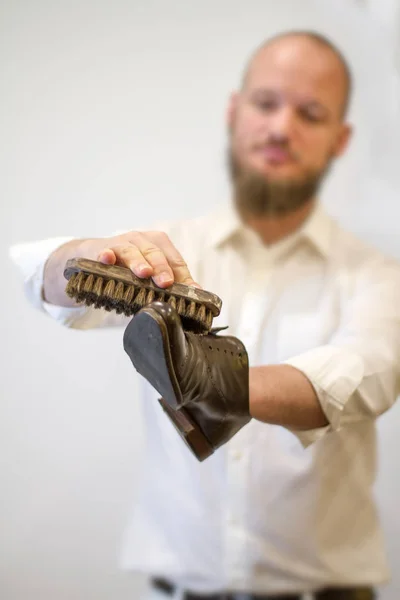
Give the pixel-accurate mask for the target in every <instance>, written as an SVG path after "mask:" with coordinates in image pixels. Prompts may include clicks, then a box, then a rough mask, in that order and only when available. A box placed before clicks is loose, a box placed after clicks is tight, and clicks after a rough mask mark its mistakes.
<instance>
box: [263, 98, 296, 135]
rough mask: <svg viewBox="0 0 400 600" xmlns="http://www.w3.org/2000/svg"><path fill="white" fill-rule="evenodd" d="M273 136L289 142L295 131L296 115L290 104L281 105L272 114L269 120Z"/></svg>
mask: <svg viewBox="0 0 400 600" xmlns="http://www.w3.org/2000/svg"><path fill="white" fill-rule="evenodd" d="M269 128H270V135H271V138H272V139H273V140H274V141H276V142H280V143H284V142H287V141H288V140H290V139H291V138H292V136H293V133H294V131H295V115H294V112H293V110H292V109H291V108H290V107H289V106H281V107H280V108H279V110H277V111H275V112H274V113H273V115H271V116H270V121H269Z"/></svg>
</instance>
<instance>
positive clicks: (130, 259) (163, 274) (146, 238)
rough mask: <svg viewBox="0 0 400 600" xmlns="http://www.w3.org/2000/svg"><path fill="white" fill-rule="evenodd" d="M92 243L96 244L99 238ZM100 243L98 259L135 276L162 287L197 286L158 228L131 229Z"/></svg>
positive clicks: (172, 246) (166, 237)
mask: <svg viewBox="0 0 400 600" xmlns="http://www.w3.org/2000/svg"><path fill="white" fill-rule="evenodd" d="M96 242H97V244H98V242H99V240H96ZM102 244H103V248H102V249H101V250H100V252H99V253H98V255H97V260H98V261H99V262H102V263H104V264H107V265H120V266H123V267H128V268H129V269H131V271H132V272H133V273H134V274H135V275H136V276H137V277H141V278H147V277H152V278H153V280H154V283H155V284H156V285H158V286H159V287H162V288H166V287H168V286H170V285H172V284H173V283H183V284H185V285H190V286H194V287H198V288H199V287H200V286H199V285H198V284H197V283H196V282H195V281H194V280H193V277H192V276H191V274H190V271H189V269H188V266H187V264H186V262H185V261H184V259H183V257H182V255H181V254H180V253H179V252H178V250H177V249H176V248H175V246H174V245H173V244H172V242H171V240H170V239H169V237H168V236H167V234H166V233H163V232H162V231H146V232H139V231H131V232H129V233H126V234H123V235H119V236H116V237H112V238H105V239H104V240H102ZM97 248H98V246H97Z"/></svg>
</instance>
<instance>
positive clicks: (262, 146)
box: [254, 139, 300, 162]
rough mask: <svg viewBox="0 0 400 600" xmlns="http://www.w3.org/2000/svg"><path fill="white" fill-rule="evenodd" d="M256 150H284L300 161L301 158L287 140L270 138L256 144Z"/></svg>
mask: <svg viewBox="0 0 400 600" xmlns="http://www.w3.org/2000/svg"><path fill="white" fill-rule="evenodd" d="M254 149H255V150H283V151H284V152H286V153H287V154H288V155H289V157H290V158H291V159H292V160H294V161H296V162H298V161H299V160H300V154H299V153H298V152H296V151H295V150H293V148H292V147H291V145H290V143H289V142H288V141H287V140H273V139H269V140H266V141H264V142H261V143H258V144H255V145H254Z"/></svg>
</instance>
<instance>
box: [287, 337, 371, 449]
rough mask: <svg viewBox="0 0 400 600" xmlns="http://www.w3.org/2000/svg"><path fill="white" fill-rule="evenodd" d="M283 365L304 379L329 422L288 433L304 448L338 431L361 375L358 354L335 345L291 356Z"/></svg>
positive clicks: (361, 363) (360, 360) (362, 365)
mask: <svg viewBox="0 0 400 600" xmlns="http://www.w3.org/2000/svg"><path fill="white" fill-rule="evenodd" d="M283 364H287V365H291V366H292V367H294V368H296V369H298V370H299V371H301V372H302V373H303V375H305V376H306V377H307V379H308V380H309V381H310V383H311V385H312V386H313V387H314V390H315V393H316V394H317V397H318V400H319V402H320V404H321V408H322V410H323V412H324V414H325V416H326V418H327V420H328V422H329V424H328V425H326V426H325V427H319V428H317V429H310V430H307V431H298V430H291V431H292V433H294V434H295V435H296V436H297V438H298V439H299V440H300V442H301V443H302V445H303V446H304V447H307V446H309V445H311V444H313V443H314V442H316V441H317V440H319V439H320V438H321V437H323V436H324V435H325V434H326V433H328V432H329V431H338V430H339V429H340V428H341V421H342V417H343V413H344V409H345V406H346V403H347V402H348V400H349V398H350V397H351V396H352V395H353V394H354V392H355V391H356V390H357V388H358V387H359V385H360V383H361V382H362V379H363V376H364V364H363V360H362V358H361V357H360V355H358V354H356V353H354V352H351V351H349V350H347V349H344V348H339V347H336V346H329V345H328V346H319V347H318V348H314V349H313V350H309V351H308V352H305V353H303V354H300V355H298V356H294V357H292V358H290V359H288V360H286V361H284V363H283Z"/></svg>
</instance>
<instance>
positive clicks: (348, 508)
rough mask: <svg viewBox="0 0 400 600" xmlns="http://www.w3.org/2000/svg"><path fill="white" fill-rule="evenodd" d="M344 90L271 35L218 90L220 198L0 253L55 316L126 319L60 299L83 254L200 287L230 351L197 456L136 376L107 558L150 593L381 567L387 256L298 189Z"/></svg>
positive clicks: (328, 135)
mask: <svg viewBox="0 0 400 600" xmlns="http://www.w3.org/2000/svg"><path fill="white" fill-rule="evenodd" d="M350 91H351V77H350V72H349V69H348V67H347V64H346V62H345V60H344V59H343V57H342V56H341V54H340V53H339V52H338V51H337V50H336V49H335V48H334V47H333V46H332V45H331V44H330V42H328V41H327V40H325V39H324V38H322V37H321V36H318V35H317V34H313V33H307V32H289V33H285V34H282V35H279V36H277V37H275V38H273V39H272V40H269V41H268V42H266V43H264V44H263V45H262V46H261V47H260V48H259V49H258V50H257V51H256V52H255V54H254V56H253V57H252V59H251V60H250V62H249V65H248V67H247V69H246V73H245V75H244V78H243V82H242V86H241V89H240V90H239V92H237V93H235V94H233V96H232V97H231V100H230V103H229V108H228V127H229V133H230V147H229V164H230V170H231V176H232V185H233V202H232V207H230V208H229V209H226V210H225V209H224V211H223V212H222V213H218V215H217V216H215V215H212V216H211V217H204V218H201V219H195V220H192V221H179V222H173V223H168V224H163V225H160V226H157V227H156V228H155V229H154V231H150V232H149V231H146V232H138V231H130V232H128V233H126V234H123V235H119V236H115V237H112V238H108V239H87V240H71V239H69V240H67V239H62V240H61V239H57V240H46V241H43V242H38V243H37V244H33V245H32V246H28V247H27V248H22V249H21V248H18V247H17V248H14V250H13V255H14V257H15V259H16V260H17V261H18V260H19V261H20V262H21V264H22V262H23V261H22V258H20V257H21V256H22V254H23V253H25V256H26V253H28V256H29V258H30V261H29V262H30V266H29V268H27V267H25V280H26V291H27V293H28V295H29V298H30V299H31V301H32V302H33V303H34V304H35V306H37V307H38V308H40V309H42V310H45V311H47V312H48V313H49V314H50V315H51V316H52V317H53V318H55V319H56V320H57V321H58V322H60V323H62V324H64V325H67V326H69V327H75V328H86V329H88V328H92V327H99V326H105V325H108V324H111V323H112V324H115V323H119V324H121V325H124V326H125V325H126V324H127V323H128V321H127V320H126V319H125V318H122V317H118V316H116V315H113V314H108V313H107V314H105V313H103V312H102V311H99V310H92V309H88V308H86V307H79V306H78V307H77V306H74V305H73V302H72V301H71V300H70V299H69V298H67V296H66V295H65V292H64V289H65V283H66V282H65V279H64V277H63V268H64V265H65V262H66V260H67V259H69V258H71V257H76V256H84V257H87V258H92V259H98V260H101V261H102V262H104V263H108V264H114V263H118V264H122V265H125V266H128V267H129V268H131V269H132V271H133V272H134V273H135V274H136V275H138V276H141V277H148V276H152V277H153V278H154V281H155V282H156V283H157V284H158V285H160V286H161V287H167V286H169V285H170V284H171V283H172V282H173V281H176V282H180V283H185V284H188V285H201V287H203V288H205V289H207V290H210V291H212V292H214V293H216V294H218V295H219V296H220V297H221V298H222V299H223V302H224V305H223V311H222V313H221V316H220V317H219V318H218V322H217V323H216V324H220V325H221V326H224V325H229V331H230V334H231V335H234V336H237V339H238V340H240V341H241V342H242V343H243V345H244V346H245V348H246V351H247V353H248V357H249V361H250V366H251V368H250V372H249V385H248V407H249V414H250V416H251V417H252V419H251V420H250V421H249V422H247V423H246V425H245V426H243V427H241V428H240V430H239V431H238V432H237V433H236V434H235V435H234V436H233V437H232V438H231V439H230V440H229V441H228V442H227V443H225V444H223V445H222V446H221V447H220V448H219V449H218V450H217V451H216V452H215V453H214V454H213V455H212V456H211V457H210V458H208V459H207V460H205V461H204V462H202V463H200V462H198V461H197V460H196V458H195V457H193V455H192V454H191V453H190V452H189V451H188V450H187V448H186V447H185V446H184V444H183V443H182V441H181V439H180V438H179V436H178V435H177V434H176V431H175V429H174V427H173V425H172V424H171V422H170V421H169V420H168V419H167V418H166V416H165V414H164V413H163V411H162V410H161V408H160V406H159V404H158V402H157V399H158V397H159V394H157V392H156V391H155V390H154V389H153V388H152V387H151V386H150V385H148V384H147V382H146V381H143V395H142V398H141V399H142V401H143V411H144V416H145V421H146V426H147V428H148V436H147V441H146V448H145V451H144V453H143V457H142V460H143V463H144V466H143V473H144V475H143V481H142V485H141V490H140V498H139V500H138V505H137V507H136V511H135V514H134V518H133V521H132V523H131V526H130V528H129V530H128V531H127V540H126V545H125V551H124V560H123V564H124V566H125V567H126V568H128V569H134V570H139V571H142V572H145V573H147V574H149V576H150V577H151V578H152V579H151V584H150V585H151V587H150V590H149V593H150V596H151V597H153V598H159V599H160V600H168V598H175V599H177V598H192V599H195V598H200V597H201V598H207V597H208V598H223V597H224V598H225V597H229V598H231V597H232V598H250V597H253V596H251V594H253V595H257V594H258V595H257V596H254V597H261V598H280V599H281V600H282V599H289V598H290V599H297V598H300V597H302V594H305V593H310V594H311V593H312V594H313V597H315V598H319V599H328V598H329V599H339V598H340V599H344V598H346V599H350V598H351V599H360V598H372V597H374V589H376V588H377V586H379V585H380V584H382V583H384V582H386V581H387V580H388V578H389V572H388V566H387V563H386V558H385V551H384V546H383V540H382V532H381V529H380V525H379V521H378V516H377V511H376V507H375V504H374V500H373V493H372V486H373V483H374V478H375V462H376V448H375V437H376V431H375V420H376V418H377V417H378V416H379V415H380V414H382V413H383V412H385V411H386V410H388V409H389V408H390V407H391V406H392V405H393V403H394V402H395V400H396V397H397V395H398V393H399V388H400V360H399V358H400V302H399V299H400V267H399V265H398V264H397V263H394V262H393V261H391V260H389V259H388V258H386V257H384V256H382V255H381V254H380V253H379V252H377V251H376V250H374V249H372V248H369V247H367V246H366V245H365V244H363V243H361V242H360V241H359V240H357V239H356V238H355V237H353V236H352V235H351V234H350V233H347V232H345V231H343V230H342V229H341V228H340V227H339V226H338V224H336V223H335V222H334V221H333V220H332V219H331V218H330V217H328V216H327V215H326V214H325V213H324V211H323V209H322V207H321V205H320V204H319V202H318V191H319V188H320V184H321V182H322V181H323V178H324V176H325V175H326V173H327V172H328V170H329V167H330V165H331V164H332V162H333V161H334V160H335V159H336V158H338V157H340V156H341V155H342V154H343V152H345V150H346V148H347V146H348V143H349V139H350V134H351V130H350V127H349V125H348V124H347V122H346V114H347V107H348V104H349V100H350ZM177 248H179V251H178V249H177ZM25 264H26V263H25ZM189 268H190V270H189ZM135 318H136V317H135ZM134 320H135V319H134ZM134 320H133V322H134ZM133 322H131V323H130V325H129V327H130V326H131V324H132V323H133ZM127 331H128V329H127ZM198 383H199V382H198ZM231 407H232V412H234V410H235V398H232V404H231ZM228 592H229V593H230V594H232V596H226V595H224V594H228ZM240 594H241V595H240Z"/></svg>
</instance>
